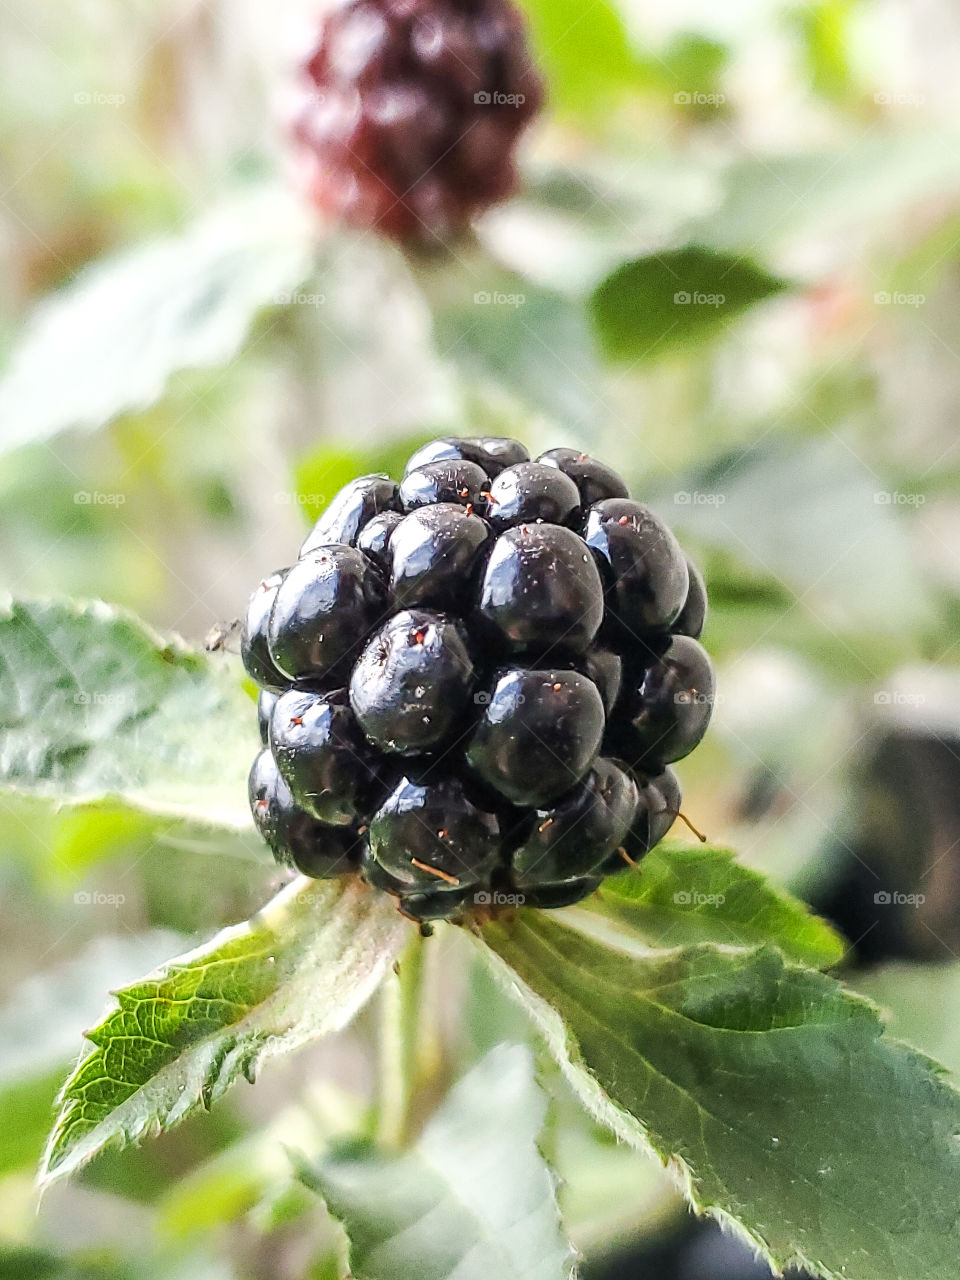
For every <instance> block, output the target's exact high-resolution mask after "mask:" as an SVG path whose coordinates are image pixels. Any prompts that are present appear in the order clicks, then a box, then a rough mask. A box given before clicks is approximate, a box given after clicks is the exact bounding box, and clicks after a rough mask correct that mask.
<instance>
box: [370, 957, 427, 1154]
mask: <svg viewBox="0 0 960 1280" xmlns="http://www.w3.org/2000/svg"><path fill="white" fill-rule="evenodd" d="M423 950H424V944H423V939H421V938H420V937H418V936H417V937H414V938H412V939H411V941H410V943H409V944H408V946H407V948H406V950H405V951H404V953H403V955H402V956H401V957H400V961H399V963H398V965H397V972H396V974H395V975H394V976H393V977H391V978H389V979H388V980H387V981H386V982H385V983H384V984H383V987H382V988H381V991H380V1028H379V1030H380V1039H379V1045H378V1058H379V1073H378V1075H379V1091H378V1098H377V1124H376V1134H377V1140H378V1142H379V1143H380V1145H381V1146H384V1147H388V1148H391V1149H393V1150H397V1149H400V1148H402V1147H403V1146H404V1144H405V1143H406V1141H407V1139H408V1137H409V1132H410V1119H411V1109H412V1103H413V1100H414V1097H415V1095H416V1092H417V1088H418V1085H419V1077H420V1074H421V1069H422V1061H421V1055H422V1053H423V1047H422V1046H421V1035H420V1033H421V1026H422V1023H423V1011H422V1006H421V997H422V994H423V973H424V958H423Z"/></svg>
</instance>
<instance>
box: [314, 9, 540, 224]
mask: <svg viewBox="0 0 960 1280" xmlns="http://www.w3.org/2000/svg"><path fill="white" fill-rule="evenodd" d="M542 98H543V90H542V86H541V83H540V79H539V77H538V76H537V74H536V72H535V70H534V69H533V67H532V65H531V62H530V55H529V52H528V50H527V44H526V38H525V32H524V23H523V19H522V17H521V15H520V13H519V11H518V10H517V9H516V8H515V7H514V5H513V4H512V3H511V0H471V2H470V3H464V0H415V2H411V0H346V2H341V3H340V4H338V5H336V6H335V7H334V8H333V9H332V10H331V11H330V12H329V13H328V14H327V15H326V16H325V17H324V19H323V21H322V23H321V26H320V29H319V32H318V34H317V38H316V40H315V42H314V46H313V48H312V49H311V50H310V52H309V54H308V56H307V57H306V58H305V59H304V61H303V64H302V68H301V80H300V103H299V106H298V109H297V112H296V115H295V119H294V124H293V134H294V138H295V140H296V143H297V144H298V151H299V154H300V158H301V164H302V168H303V185H304V187H305V189H306V191H307V194H308V196H309V198H310V199H311V200H312V201H313V202H314V203H315V204H316V205H317V206H318V207H319V208H320V209H322V210H323V211H324V212H326V213H329V214H332V215H333V216H335V217H338V218H341V219H343V220H344V221H346V222H348V223H350V224H352V225H353V226H358V227H374V228H376V229H377V230H378V231H380V232H381V233H382V234H384V235H387V236H391V237H394V238H396V239H400V240H412V241H420V242H424V243H427V244H434V243H436V242H438V241H440V242H444V241H447V240H449V239H451V238H452V237H453V236H454V235H456V234H457V233H459V232H460V231H462V230H463V229H464V228H465V227H466V226H467V224H468V223H469V221H470V219H471V218H472V217H473V215H474V214H475V213H477V212H479V211H481V210H482V209H484V208H485V207H486V206H488V205H490V204H493V203H494V202H496V201H498V200H502V199H504V198H505V197H507V196H509V195H510V194H512V192H513V191H514V189H515V187H516V185H517V173H516V167H515V162H514V152H515V150H516V144H517V141H518V139H519V136H520V134H521V133H522V131H523V130H524V128H525V127H526V125H527V124H529V122H530V121H531V120H532V119H533V118H534V116H535V115H536V114H537V112H538V111H539V108H540V105H541V102H542Z"/></svg>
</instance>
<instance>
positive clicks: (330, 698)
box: [242, 54, 714, 921]
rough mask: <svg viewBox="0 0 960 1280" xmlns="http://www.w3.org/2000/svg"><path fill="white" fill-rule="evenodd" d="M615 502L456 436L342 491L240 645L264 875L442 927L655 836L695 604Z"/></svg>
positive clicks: (536, 899) (627, 506) (658, 536)
mask: <svg viewBox="0 0 960 1280" xmlns="http://www.w3.org/2000/svg"><path fill="white" fill-rule="evenodd" d="M343 56H346V55H345V54H344V55H343ZM625 494H626V489H625V487H624V485H623V482H622V481H621V480H620V478H619V476H617V475H616V473H615V472H613V471H611V470H610V468H609V467H605V466H604V465H603V464H601V463H599V462H596V461H595V460H594V459H591V458H588V457H586V456H585V455H583V454H580V453H577V452H575V451H573V450H565V449H556V450H551V451H550V453H549V454H544V455H543V456H542V458H541V459H540V460H538V461H536V462H530V461H529V458H528V456H527V452H526V450H525V449H524V448H523V446H522V445H521V444H519V443H518V442H517V441H513V440H505V439H492V438H477V437H470V438H466V439H463V440H457V439H453V438H449V437H448V438H445V439H441V440H435V441H432V442H431V443H430V444H428V445H425V446H424V447H423V448H422V449H419V450H418V451H417V452H416V453H415V454H414V456H413V457H412V458H411V460H410V463H409V464H408V467H407V472H406V475H405V476H404V478H403V481H402V482H401V483H400V484H399V485H397V484H396V483H395V482H394V481H393V480H391V479H389V478H388V477H386V476H364V477H361V478H360V479H359V480H357V481H354V482H353V483H352V484H350V485H348V486H347V487H346V488H345V489H344V490H343V491H342V493H340V494H338V495H337V497H336V498H335V499H334V500H333V502H332V503H331V504H330V506H329V507H328V508H327V510H326V512H325V513H324V515H323V516H322V517H321V519H320V520H319V521H318V522H317V525H316V526H315V528H314V530H313V531H312V532H311V534H310V536H309V537H308V538H307V540H306V542H305V543H304V548H303V551H302V553H301V557H300V559H299V560H298V562H297V563H296V564H295V565H294V566H293V567H292V568H290V569H287V570H283V571H281V572H278V573H276V574H273V575H272V576H271V577H269V578H267V579H265V580H264V582H263V583H261V584H260V585H259V586H258V587H257V589H256V590H255V592H254V594H253V597H252V599H251V603H250V607H249V610H248V614H247V620H246V625H245V627H244V633H243V642H242V652H243V659H244V663H245V664H246V667H247V670H248V672H249V674H250V675H251V676H252V677H253V678H254V679H255V680H256V681H257V683H258V684H259V685H260V687H261V693H260V697H259V700H258V718H259V721H260V731H261V736H262V737H263V740H264V742H265V744H266V749H265V750H264V751H263V752H261V754H260V755H259V756H258V757H257V760H256V762H255V763H254V767H253V770H252V772H251V777H250V802H251V806H252V808H253V814H254V820H255V822H256V825H257V827H258V829H259V830H260V832H261V834H262V835H263V837H264V839H265V840H266V841H267V843H268V844H269V845H270V847H271V848H272V850H273V852H274V854H275V856H276V857H277V859H278V860H279V861H281V862H285V863H287V864H290V865H293V866H296V867H297V868H299V869H300V870H301V871H303V872H305V873H306V874H308V875H314V876H319V877H323V876H331V875H339V874H345V873H348V872H354V871H357V870H359V873H360V874H361V875H362V876H363V877H364V878H365V879H366V880H367V881H369V883H370V884H371V885H373V886H374V887H375V888H378V889H381V890H385V891H386V892H388V893H391V894H394V895H395V896H396V897H397V898H398V899H399V900H400V907H401V910H403V911H404V912H405V913H406V914H407V915H410V916H412V917H413V918H415V919H419V920H421V921H429V920H440V919H460V918H463V917H465V916H466V915H469V914H470V913H471V912H474V911H486V910H490V909H496V906H497V904H498V902H500V901H508V902H513V901H523V902H524V903H526V904H527V905H532V906H539V907H559V906H565V905H568V904H570V903H572V902H576V901H577V900H578V899H580V898H582V897H584V896H585V895H587V894H589V893H592V892H593V890H594V889H595V888H596V886H597V885H598V884H599V883H600V880H601V879H602V877H603V876H604V875H610V874H613V873H615V872H617V871H621V870H623V869H624V868H625V867H626V866H627V864H628V863H631V862H634V863H635V862H638V861H639V860H640V859H641V858H643V856H644V855H645V854H646V853H647V852H649V850H650V849H652V848H653V847H654V845H655V844H657V843H658V842H659V841H660V840H661V839H662V838H663V837H664V836H665V835H666V833H667V831H668V830H669V828H670V826H671V825H672V823H673V821H674V819H675V818H676V816H677V814H678V813H679V808H680V787H679V783H678V782H677V779H676V776H675V775H674V773H673V772H672V770H671V769H669V768H668V767H667V766H668V765H669V763H670V762H672V761H674V760H679V759H681V758H682V757H683V756H685V755H686V754H687V753H688V752H689V751H690V750H692V749H693V747H694V746H696V744H697V743H698V742H699V741H700V738H701V737H702V736H703V733H704V731H705V730H706V727H707V722H708V721H709V718H710V713H711V710H712V706H713V701H714V679H713V668H712V665H711V663H710V659H709V657H708V656H707V654H706V651H705V650H704V649H703V648H702V646H701V645H700V644H699V643H698V641H697V639H696V638H695V637H696V636H698V635H699V634H700V631H701V630H702V627H703V621H704V618H705V614H706V591H705V588H704V586H703V579H702V578H701V576H700V575H699V573H698V572H697V571H696V570H695V569H694V568H693V566H692V565H690V564H689V562H688V561H687V560H686V558H685V557H684V555H683V553H682V552H681V551H680V549H679V547H678V546H677V544H676V541H675V539H674V538H673V535H672V534H671V533H670V532H669V531H668V530H667V529H666V527H665V526H664V525H663V524H662V523H661V522H660V521H659V520H658V519H657V517H656V516H654V515H653V513H652V512H651V511H650V510H649V509H648V508H647V507H644V506H641V505H640V504H639V503H636V502H632V501H631V500H630V499H629V498H627V497H626V496H625Z"/></svg>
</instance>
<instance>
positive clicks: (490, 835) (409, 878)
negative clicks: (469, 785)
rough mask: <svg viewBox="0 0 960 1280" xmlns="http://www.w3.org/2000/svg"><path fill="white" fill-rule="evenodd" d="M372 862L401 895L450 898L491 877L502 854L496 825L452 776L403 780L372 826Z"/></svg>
mask: <svg viewBox="0 0 960 1280" xmlns="http://www.w3.org/2000/svg"><path fill="white" fill-rule="evenodd" d="M369 843H370V857H371V858H372V860H373V861H374V862H375V863H376V864H377V866H378V867H379V868H380V870H381V871H383V872H385V873H386V874H387V875H388V876H390V877H391V878H392V880H393V882H394V883H395V884H397V885H400V886H402V890H401V891H402V892H418V893H452V892H456V891H458V890H464V889H469V888H470V887H471V886H473V885H476V884H479V883H480V882H481V881H482V880H483V879H484V878H485V877H486V876H489V875H490V873H491V872H492V871H493V869H494V867H495V866H496V864H497V860H498V857H499V855H500V823H499V820H498V819H497V817H496V815H495V814H493V813H488V812H486V811H485V810H483V809H480V808H478V807H477V806H476V805H475V804H474V803H473V801H472V800H471V799H469V798H468V796H467V793H466V791H465V789H464V785H463V783H462V782H461V781H460V780H459V779H458V778H456V777H449V778H446V779H443V780H441V781H436V782H426V783H421V782H418V781H414V780H412V779H410V778H402V779H401V781H400V782H399V784H398V785H397V787H396V789H395V790H394V791H393V793H392V794H391V795H390V796H389V797H388V798H387V800H386V801H385V803H384V804H383V805H382V806H381V808H380V809H379V810H378V811H377V812H376V813H375V814H374V816H373V818H372V820H371V822H370V832H369Z"/></svg>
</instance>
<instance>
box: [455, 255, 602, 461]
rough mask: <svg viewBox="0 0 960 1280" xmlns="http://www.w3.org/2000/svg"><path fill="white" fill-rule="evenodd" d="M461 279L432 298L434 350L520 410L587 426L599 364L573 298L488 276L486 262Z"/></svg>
mask: <svg viewBox="0 0 960 1280" xmlns="http://www.w3.org/2000/svg"><path fill="white" fill-rule="evenodd" d="M478 282H480V283H482V288H478V287H477V285H478ZM461 283H462V289H461V291H460V292H459V293H458V294H457V295H456V296H455V297H451V296H450V293H449V292H448V293H447V296H446V298H443V299H435V301H436V302H437V305H435V307H434V317H435V329H436V336H437V346H438V348H439V351H440V354H441V356H443V357H445V358H446V359H448V360H452V361H454V362H455V363H456V364H458V365H459V366H460V367H461V369H462V370H463V372H464V373H465V374H466V375H467V376H468V377H469V378H472V379H476V380H477V382H479V383H480V384H481V386H482V387H485V388H486V389H487V390H489V391H490V392H492V393H494V394H502V393H503V392H504V391H506V392H508V393H509V394H510V395H511V396H513V397H514V398H515V399H516V400H517V401H519V403H520V404H521V405H523V406H524V407H525V409H526V410H527V412H528V413H540V414H546V415H547V416H548V417H549V418H552V419H553V420H554V421H556V422H557V423H559V424H560V425H561V426H567V427H570V428H572V429H574V430H575V431H578V432H580V433H592V432H593V431H594V430H595V428H596V422H597V417H598V413H599V407H598V406H599V400H598V381H599V369H598V366H597V362H596V344H595V343H594V341H593V338H592V336H591V334H590V330H589V326H588V324H587V322H586V318H585V316H584V314H583V311H582V308H581V307H580V305H579V303H577V302H574V301H571V300H570V299H568V298H564V297H563V296H561V295H560V294H559V293H554V292H553V291H551V290H549V289H544V288H541V287H540V286H539V285H536V284H534V283H532V282H530V281H528V280H524V279H522V278H520V277H518V276H514V275H507V274H506V273H500V272H499V271H497V272H494V273H493V275H492V278H491V273H490V271H489V269H488V271H487V273H486V274H485V275H484V276H483V277H477V276H473V277H472V278H470V279H466V278H461ZM450 292H452V291H450ZM588 438H589V435H588Z"/></svg>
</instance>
